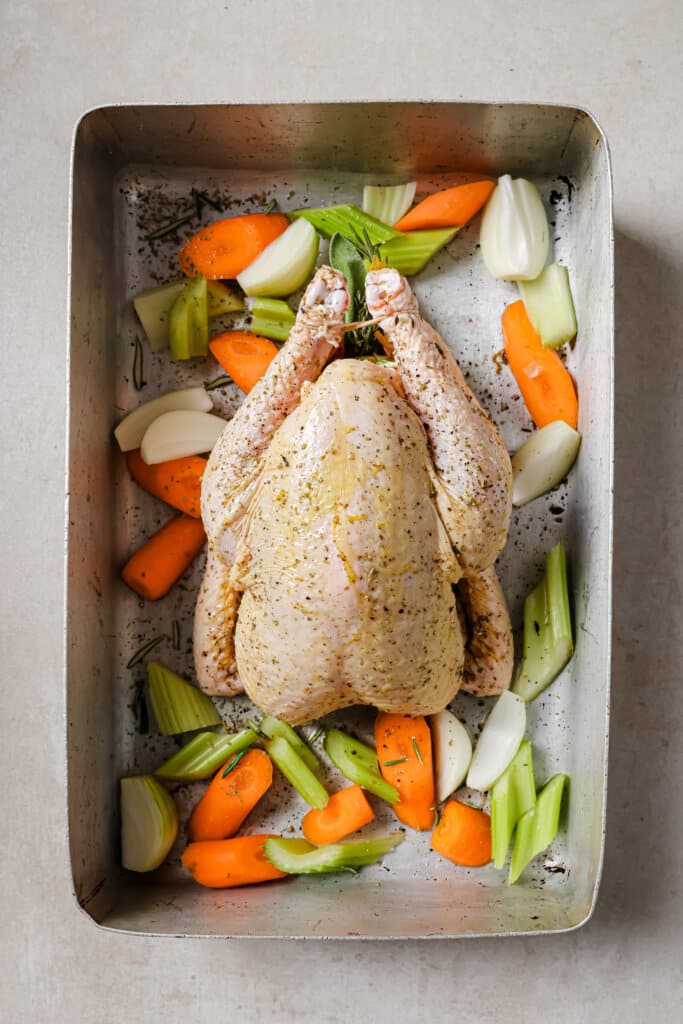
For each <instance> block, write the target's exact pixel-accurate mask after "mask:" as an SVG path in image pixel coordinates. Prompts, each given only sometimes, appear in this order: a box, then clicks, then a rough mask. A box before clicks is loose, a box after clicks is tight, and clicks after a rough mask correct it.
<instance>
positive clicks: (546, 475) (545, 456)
mask: <svg viewBox="0 0 683 1024" xmlns="http://www.w3.org/2000/svg"><path fill="white" fill-rule="evenodd" d="M580 444H581V434H579V433H578V431H576V430H573V429H572V427H570V426H569V424H568V423H565V421H564V420H555V422H554V423H548V424H547V425H546V426H545V427H542V428H541V429H540V430H536V431H535V432H534V433H533V434H532V435H531V437H530V438H528V440H526V441H525V442H524V444H523V445H522V447H521V448H518V449H517V451H516V452H515V454H514V455H513V456H512V460H511V461H512V475H513V480H514V483H513V488H512V504H513V505H515V506H516V507H517V508H519V507H520V506H521V505H526V503H527V502H528V501H533V499H534V498H538V497H539V496H540V495H541V494H545V493H546V491H550V490H552V488H553V487H555V486H556V485H557V484H559V482H560V480H562V479H563V478H564V477H565V476H566V475H567V473H568V472H569V470H570V469H571V468H572V466H573V465H574V461H575V459H576V456H577V455H578V452H579V446H580Z"/></svg>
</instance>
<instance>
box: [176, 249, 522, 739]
mask: <svg viewBox="0 0 683 1024" xmlns="http://www.w3.org/2000/svg"><path fill="white" fill-rule="evenodd" d="M366 288H367V300H368V307H369V309H370V312H371V315H372V316H373V317H375V318H381V324H380V327H381V329H382V331H383V334H384V336H385V338H386V339H388V344H390V345H391V346H392V348H393V356H394V363H393V364H390V365H380V364H377V363H376V362H374V361H371V360H356V359H354V360H352V359H345V360H336V361H334V362H332V363H330V365H329V366H327V367H326V368H325V365H326V363H327V361H328V360H329V358H330V356H331V354H332V353H333V351H334V349H335V348H337V347H338V346H339V344H340V341H341V338H342V336H343V331H344V328H345V325H344V313H345V311H346V308H347V306H348V292H347V289H346V283H345V280H344V278H343V275H341V274H339V273H338V272H336V271H334V270H332V269H331V268H329V267H323V268H321V269H320V270H319V271H318V272H317V274H316V276H315V278H314V279H313V281H312V282H311V285H309V288H308V289H307V292H306V295H305V297H304V300H303V302H302V305H301V309H300V310H299V314H298V316H297V322H296V324H295V326H294V328H293V329H292V332H291V334H290V337H289V339H288V341H287V342H286V344H285V345H284V347H283V348H282V350H281V351H280V352H279V354H278V356H277V357H276V358H275V360H274V361H273V363H272V364H271V367H270V369H269V370H268V372H267V373H266V375H265V376H264V378H263V379H262V380H261V381H260V382H259V384H258V385H257V386H256V387H255V388H254V389H253V391H252V392H251V393H250V394H249V395H248V397H247V398H246V399H245V401H244V403H243V405H242V406H241V408H240V409H239V410H238V412H237V414H236V415H235V417H234V418H233V419H232V420H231V421H230V423H228V424H227V425H226V427H225V430H224V431H223V434H222V435H221V437H220V439H219V441H218V443H217V445H216V446H215V448H214V450H213V452H212V454H211V457H210V459H209V465H208V467H207V470H206V472H205V475H204V482H203V488H202V516H203V519H204V524H205V527H206V532H207V536H208V540H209V554H208V560H207V567H206V572H205V576H204V580H203V583H202V588H201V592H200V596H199V600H198V604H197V611H196V615H195V637H194V646H195V662H196V667H197V675H198V679H199V682H200V685H201V686H202V687H203V688H204V689H205V690H207V691H208V692H211V693H236V692H239V691H240V690H241V689H242V688H243V689H245V690H246V692H247V694H248V695H249V696H250V697H251V698H252V700H253V701H254V703H255V704H257V705H258V706H259V707H260V708H262V709H263V710H265V711H267V712H269V713H270V714H274V715H276V716H278V717H281V718H284V719H285V720H286V721H288V722H290V723H292V724H299V723H303V722H306V721H310V720H311V719H313V718H317V717H319V716H321V715H324V714H326V713H328V712H330V711H333V710H336V709H338V708H342V707H345V706H348V705H351V704H370V705H373V706H375V707H377V708H380V709H381V710H385V711H395V712H401V713H405V714H426V713H431V712H436V711H438V710H440V709H441V708H443V707H445V705H446V704H447V703H448V702H449V701H450V699H451V698H452V697H453V696H454V694H455V692H456V691H457V690H458V688H459V686H460V685H461V682H462V681H463V669H464V670H465V674H466V676H467V680H472V679H474V680H475V682H476V687H477V692H486V691H487V687H488V689H489V691H490V692H500V690H501V689H502V688H504V687H505V686H507V685H509V675H508V677H507V679H506V678H505V676H506V671H507V667H506V665H507V663H506V658H507V653H508V648H509V652H511V641H510V639H509V638H510V630H509V619H507V610H506V609H505V603H504V600H503V599H502V594H501V593H500V589H499V588H498V589H497V590H496V586H493V585H490V586H481V585H479V586H477V585H476V582H475V581H476V580H477V579H479V578H480V576H481V574H482V573H486V574H489V575H488V578H489V580H490V579H491V574H492V573H493V570H492V569H491V566H492V564H493V561H494V560H495V558H496V555H497V554H498V553H499V551H500V550H501V548H502V546H503V544H504V543H505V539H506V536H507V528H508V523H509V516H510V509H511V470H510V463H509V459H508V455H507V452H506V451H505V448H504V446H503V444H502V442H501V440H500V437H499V435H498V433H497V431H496V429H495V427H494V426H493V424H492V423H491V421H490V420H489V419H488V418H487V417H486V415H485V414H484V413H483V411H482V410H481V409H480V407H479V406H478V404H477V402H476V400H475V399H474V397H473V396H472V394H471V392H470V391H469V388H468V387H467V385H466V383H465V381H464V379H463V378H462V374H461V373H460V370H459V368H458V366H457V364H456V362H455V360H454V359H453V358H452V356H450V354H449V353H448V350H447V349H446V347H445V345H444V343H443V342H442V341H441V339H440V338H439V337H438V335H437V334H436V332H435V331H433V329H432V328H431V327H430V326H429V325H428V324H427V323H426V322H425V321H424V320H422V318H421V317H420V315H419V312H418V309H417V303H416V301H415V299H414V296H413V295H412V293H411V291H410V289H409V287H408V285H407V282H406V281H405V279H404V278H402V277H401V276H400V275H399V274H398V273H397V272H396V271H392V270H382V271H372V272H370V273H369V274H368V277H367V286H366ZM463 577H466V578H467V579H463ZM493 579H494V580H495V575H493ZM459 581H461V582H460V583H459ZM468 581H469V582H470V583H471V584H472V585H471V586H467V583H468ZM458 583H459V588H460V596H459V597H456V593H457V590H456V587H455V585H456V584H458ZM496 585H497V581H496ZM501 606H502V610H501ZM468 614H469V615H470V616H471V615H472V614H474V618H475V619H476V621H477V622H478V623H479V629H478V632H477V636H478V638H479V642H478V644H477V645H476V646H472V644H471V643H469V646H467V647H466V643H467V642H468V641H470V640H471V639H472V635H473V634H472V632H471V631H470V632H469V635H468V629H467V622H468V621H469V619H468ZM488 621H491V622H495V623H496V642H495V643H494V644H489V645H487V644H485V643H482V642H481V623H486V622H488ZM463 627H464V628H463ZM501 653H502V657H501ZM501 664H503V666H504V668H503V670H502V671H501ZM510 670H511V664H510Z"/></svg>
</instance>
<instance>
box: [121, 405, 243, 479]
mask: <svg viewBox="0 0 683 1024" xmlns="http://www.w3.org/2000/svg"><path fill="white" fill-rule="evenodd" d="M224 427H225V420H222V419H221V418H220V416H212V415H211V413H208V412H194V411H191V410H188V409H177V410H175V411H173V412H165V413H164V414H163V416H159V417H157V419H155V420H154V422H153V423H152V424H151V425H150V426H149V427H148V428H147V430H146V431H145V436H144V437H143V439H142V443H141V445H140V455H141V456H142V461H143V462H146V463H147V465H148V466H154V465H156V464H157V463H158V462H168V461H169V459H182V458H183V457H184V456H186V455H202V454H204V452H210V451H211V449H212V448H213V446H214V445H215V443H216V441H217V440H218V438H219V437H220V436H221V434H222V433H223V428H224Z"/></svg>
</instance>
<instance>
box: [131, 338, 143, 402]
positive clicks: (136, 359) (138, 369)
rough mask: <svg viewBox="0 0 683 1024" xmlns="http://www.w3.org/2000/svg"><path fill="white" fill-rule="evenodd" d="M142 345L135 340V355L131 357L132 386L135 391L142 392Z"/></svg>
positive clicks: (137, 339) (138, 340)
mask: <svg viewBox="0 0 683 1024" xmlns="http://www.w3.org/2000/svg"><path fill="white" fill-rule="evenodd" d="M142 358H143V355H142V343H141V341H140V339H139V338H136V339H135V355H134V356H133V384H134V385H135V390H136V391H142V389H143V388H144V386H145V381H144V380H143V379H142V373H143V367H142Z"/></svg>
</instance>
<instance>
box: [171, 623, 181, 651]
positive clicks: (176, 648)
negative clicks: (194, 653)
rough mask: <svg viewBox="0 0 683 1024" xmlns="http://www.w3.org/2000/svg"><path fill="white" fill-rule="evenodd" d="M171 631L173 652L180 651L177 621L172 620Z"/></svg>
mask: <svg viewBox="0 0 683 1024" xmlns="http://www.w3.org/2000/svg"><path fill="white" fill-rule="evenodd" d="M171 629H172V639H173V650H174V651H179V650H180V623H179V622H178V620H177V619H174V620H173V625H172V627H171Z"/></svg>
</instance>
